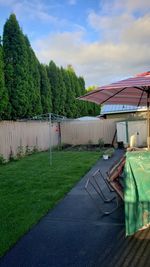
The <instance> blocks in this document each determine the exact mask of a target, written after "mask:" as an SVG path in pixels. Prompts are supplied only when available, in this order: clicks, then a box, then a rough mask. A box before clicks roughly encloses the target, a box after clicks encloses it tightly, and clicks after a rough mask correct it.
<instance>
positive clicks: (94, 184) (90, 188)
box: [85, 169, 118, 215]
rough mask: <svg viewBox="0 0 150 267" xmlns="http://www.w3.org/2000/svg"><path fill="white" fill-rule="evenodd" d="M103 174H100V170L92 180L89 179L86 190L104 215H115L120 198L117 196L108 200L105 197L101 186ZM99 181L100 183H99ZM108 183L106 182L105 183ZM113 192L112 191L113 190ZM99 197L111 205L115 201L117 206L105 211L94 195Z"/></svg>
mask: <svg viewBox="0 0 150 267" xmlns="http://www.w3.org/2000/svg"><path fill="white" fill-rule="evenodd" d="M100 177H101V174H100V170H99V169H98V170H97V171H96V172H95V173H94V174H93V175H92V176H91V177H90V178H88V180H87V182H86V184H85V190H86V191H87V193H88V195H89V196H90V198H91V199H92V201H93V202H94V203H95V205H96V207H97V208H98V209H99V210H100V211H101V212H102V213H103V214H104V215H109V214H111V213H113V212H114V211H115V210H116V209H117V208H118V198H117V197H116V196H113V197H111V198H108V197H106V196H105V195H104V193H103V191H102V189H101V185H100V179H99V178H100ZM98 179H99V182H98ZM105 182H106V181H105ZM111 191H112V190H111ZM95 193H96V195H98V196H99V197H100V198H101V199H102V200H103V202H104V203H110V202H112V201H114V200H116V206H115V208H113V209H111V210H108V211H106V210H103V209H102V208H101V207H100V204H99V203H98V201H96V200H95V198H94V195H95Z"/></svg>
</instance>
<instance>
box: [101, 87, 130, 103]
mask: <svg viewBox="0 0 150 267" xmlns="http://www.w3.org/2000/svg"><path fill="white" fill-rule="evenodd" d="M124 89H126V87H124V88H122V89H121V90H120V91H118V92H117V93H115V94H113V95H112V96H110V97H108V98H107V99H105V100H104V101H103V102H101V105H102V104H104V103H105V102H107V101H108V100H109V99H111V98H113V97H114V96H116V95H118V94H119V93H121V92H122V91H123V90H124Z"/></svg>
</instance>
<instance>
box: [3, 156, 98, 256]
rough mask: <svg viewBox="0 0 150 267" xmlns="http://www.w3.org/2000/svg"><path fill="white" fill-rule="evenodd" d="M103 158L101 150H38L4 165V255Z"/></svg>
mask: <svg viewBox="0 0 150 267" xmlns="http://www.w3.org/2000/svg"><path fill="white" fill-rule="evenodd" d="M99 158H100V152H89V151H88V152H85V151H84V152H70V151H69V152H62V151H60V152H53V164H52V166H50V165H49V155H48V152H42V153H37V154H34V155H31V156H28V157H25V158H23V159H21V160H19V161H15V162H10V163H8V164H6V165H2V166H0V256H2V255H3V254H4V253H5V252H6V251H7V250H8V249H9V248H10V247H11V246H12V245H13V244H15V243H16V241H17V240H18V239H19V238H20V237H21V236H22V235H23V234H24V233H26V232H27V231H28V230H29V229H30V228H31V226H33V225H34V224H36V223H37V222H38V221H39V220H40V218H41V217H42V216H44V215H45V214H46V213H47V212H48V211H49V210H50V209H51V208H53V207H54V205H55V204H56V203H57V202H58V201H59V200H60V199H62V198H63V197H64V195H65V194H66V193H67V192H68V191H69V190H70V189H71V188H72V187H73V186H74V185H75V184H76V182H77V181H79V180H80V178H81V177H82V176H83V175H84V174H85V173H86V172H87V171H88V170H89V169H90V168H91V167H92V165H93V164H94V163H95V162H96V161H97V160H98V159H99Z"/></svg>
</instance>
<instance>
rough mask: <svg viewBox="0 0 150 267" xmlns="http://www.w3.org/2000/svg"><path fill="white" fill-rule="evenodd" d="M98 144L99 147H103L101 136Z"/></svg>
mask: <svg viewBox="0 0 150 267" xmlns="http://www.w3.org/2000/svg"><path fill="white" fill-rule="evenodd" d="M98 144H99V147H100V148H103V147H104V140H103V139H102V138H99V140H98Z"/></svg>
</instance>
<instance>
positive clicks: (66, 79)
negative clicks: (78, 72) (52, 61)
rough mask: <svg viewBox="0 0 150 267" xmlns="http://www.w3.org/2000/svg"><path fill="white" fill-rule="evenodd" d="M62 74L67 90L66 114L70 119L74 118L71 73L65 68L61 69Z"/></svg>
mask: <svg viewBox="0 0 150 267" xmlns="http://www.w3.org/2000/svg"><path fill="white" fill-rule="evenodd" d="M61 72H62V77H63V81H64V83H65V88H66V101H65V114H66V116H67V117H68V118H73V105H74V94H73V91H72V88H71V81H70V78H69V73H68V71H67V70H66V69H63V68H61Z"/></svg>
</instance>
